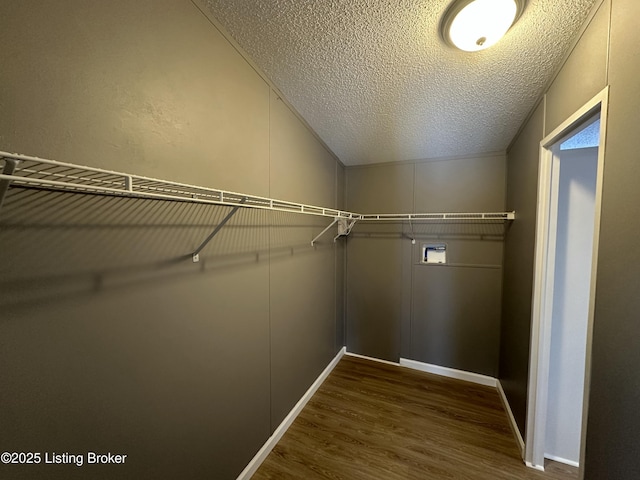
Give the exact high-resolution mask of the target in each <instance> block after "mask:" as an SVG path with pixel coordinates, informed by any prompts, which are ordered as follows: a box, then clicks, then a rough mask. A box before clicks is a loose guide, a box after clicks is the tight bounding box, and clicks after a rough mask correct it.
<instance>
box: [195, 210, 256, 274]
mask: <svg viewBox="0 0 640 480" xmlns="http://www.w3.org/2000/svg"><path fill="white" fill-rule="evenodd" d="M246 201H247V197H243V198H242V200H240V203H241V204H242V203H244V202H246ZM240 207H241V205H236V206H235V207H233V208H232V209H231V211H230V212H229V213H228V214H227V216H226V217H224V218H223V219H222V221H221V222H220V223H219V224H218V225H217V226H216V228H215V229H214V230H213V232H211V234H210V235H209V236H208V237H207V238H206V239H205V240H204V242H202V243H201V244H200V246H199V247H198V248H196V249H195V250H194V252H193V262H194V263H196V262H199V261H200V252H201V251H202V249H203V248H204V247H206V246H207V244H208V243H209V242H210V241H211V240H212V239H213V237H215V236H216V235H217V234H218V232H219V231H220V230H222V227H224V226H225V225H226V224H227V222H228V221H229V220H231V217H233V216H234V215H235V214H236V212H237V211H238V209H239V208H240Z"/></svg>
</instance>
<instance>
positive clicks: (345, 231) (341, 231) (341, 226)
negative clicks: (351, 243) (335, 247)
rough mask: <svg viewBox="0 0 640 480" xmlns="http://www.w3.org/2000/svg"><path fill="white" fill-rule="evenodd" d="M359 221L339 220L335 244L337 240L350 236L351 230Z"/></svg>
mask: <svg viewBox="0 0 640 480" xmlns="http://www.w3.org/2000/svg"><path fill="white" fill-rule="evenodd" d="M357 221H358V220H357V219H353V220H351V221H349V220H347V219H346V218H339V219H338V235H336V236H335V237H333V242H334V243H335V242H336V240H338V238H340V237H346V236H348V235H349V234H350V233H351V229H352V228H353V226H354V225H355V224H356V222H357Z"/></svg>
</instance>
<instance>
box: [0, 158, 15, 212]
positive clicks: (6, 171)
mask: <svg viewBox="0 0 640 480" xmlns="http://www.w3.org/2000/svg"><path fill="white" fill-rule="evenodd" d="M0 160H2V157H0ZM18 162H19V160H14V159H12V158H5V159H4V168H3V169H2V174H3V175H11V174H13V171H14V170H15V169H16V166H17V165H18ZM10 184H11V180H8V179H2V180H0V209H1V208H2V204H3V203H4V197H5V195H6V194H7V190H9V185H10Z"/></svg>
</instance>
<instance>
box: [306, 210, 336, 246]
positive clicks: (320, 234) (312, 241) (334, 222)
mask: <svg viewBox="0 0 640 480" xmlns="http://www.w3.org/2000/svg"><path fill="white" fill-rule="evenodd" d="M339 221H340V217H336V218H334V219H333V222H331V223H330V224H329V225H327V228H325V229H324V230H322V231H321V232H320V233H319V234H318V235H316V238H314V239H313V240H311V246H312V247H313V246H314V245H315V243H316V242H317V241H318V239H319V238H320V237H321V236H322V235H324V234H325V233H327V231H328V230H329V229H330V228H331V227H333V226H334V225H335V224H336V223H338V222H339Z"/></svg>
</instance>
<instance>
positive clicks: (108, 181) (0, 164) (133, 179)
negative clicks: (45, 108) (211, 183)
mask: <svg viewBox="0 0 640 480" xmlns="http://www.w3.org/2000/svg"><path fill="white" fill-rule="evenodd" d="M0 168H1V169H2V170H1V172H2V173H0V209H1V208H2V204H3V201H4V198H5V195H6V193H7V191H8V189H9V187H10V186H11V185H15V186H22V187H31V188H41V189H49V190H57V191H68V192H78V193H93V194H103V195H113V196H122V197H134V198H148V199H156V200H170V201H180V202H192V203H204V204H213V205H223V206H229V207H234V208H233V210H232V211H231V212H230V214H229V215H228V216H227V218H225V220H224V221H223V222H221V223H220V224H219V225H218V226H217V227H216V230H214V232H213V233H212V234H211V235H210V237H209V238H208V239H207V240H206V241H205V242H204V243H203V244H202V245H200V247H198V249H196V251H195V252H194V261H197V256H198V253H199V252H200V251H201V250H202V249H203V248H204V246H205V245H206V244H207V243H208V242H209V241H210V240H211V239H212V238H213V236H215V234H216V233H217V232H218V231H219V230H220V228H222V226H223V225H224V224H225V223H226V222H227V221H228V220H229V219H230V218H231V217H232V216H233V214H234V213H235V212H236V211H237V210H238V209H239V208H258V209H262V210H273V211H279V212H290V213H299V214H303V215H315V216H321V217H329V218H332V219H333V221H332V223H331V224H330V225H329V226H328V227H327V228H325V229H324V230H323V231H322V232H321V233H320V234H319V235H318V236H317V237H316V238H314V239H313V240H312V241H311V244H312V245H313V244H314V243H315V242H316V241H317V240H318V239H319V238H320V237H321V236H322V235H323V234H324V233H326V232H327V231H328V230H329V229H330V228H331V227H332V226H333V225H335V224H336V223H337V224H338V235H337V236H336V237H334V241H335V240H336V239H337V238H338V237H340V236H346V235H348V234H349V233H350V232H351V229H352V228H353V226H354V224H355V223H356V222H360V221H362V222H404V221H409V222H420V221H437V220H440V221H473V220H475V221H500V220H502V221H506V220H513V219H514V218H515V212H489V213H397V214H388V213H385V214H359V213H354V212H348V211H344V210H338V209H334V208H326V207H319V206H316V205H306V204H303V203H296V202H290V201H286V200H278V199H274V198H266V197H260V196H256V195H249V194H245V193H238V192H230V191H226V190H220V189H216V188H208V187H201V186H197V185H188V184H185V183H179V182H173V181H169V180H159V179H156V178H149V177H143V176H139V175H131V174H127V173H122V172H114V171H111V170H104V169H101V168H94V167H86V166H82V165H76V164H72V163H66V162H59V161H56V160H48V159H44V158H38V157H32V156H28V155H21V154H16V153H8V152H2V151H0Z"/></svg>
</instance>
